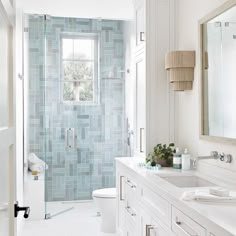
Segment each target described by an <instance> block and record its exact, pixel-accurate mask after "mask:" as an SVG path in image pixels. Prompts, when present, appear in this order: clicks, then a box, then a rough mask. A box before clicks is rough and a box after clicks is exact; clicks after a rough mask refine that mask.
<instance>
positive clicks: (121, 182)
mask: <svg viewBox="0 0 236 236" xmlns="http://www.w3.org/2000/svg"><path fill="white" fill-rule="evenodd" d="M123 179H124V176H120V201H124V200H125V199H124V197H123Z"/></svg>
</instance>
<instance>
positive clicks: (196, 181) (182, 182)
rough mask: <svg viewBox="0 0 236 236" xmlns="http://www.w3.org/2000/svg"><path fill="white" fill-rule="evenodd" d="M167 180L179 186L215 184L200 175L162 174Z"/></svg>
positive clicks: (192, 186)
mask: <svg viewBox="0 0 236 236" xmlns="http://www.w3.org/2000/svg"><path fill="white" fill-rule="evenodd" d="M160 177H161V178H162V179H164V180H165V181H167V182H169V183H171V184H173V185H175V186H176V187H179V188H196V187H210V186H215V184H213V183H211V182H209V181H207V180H205V179H202V178H200V177H198V176H160Z"/></svg>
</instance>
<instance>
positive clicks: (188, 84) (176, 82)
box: [165, 51, 195, 91]
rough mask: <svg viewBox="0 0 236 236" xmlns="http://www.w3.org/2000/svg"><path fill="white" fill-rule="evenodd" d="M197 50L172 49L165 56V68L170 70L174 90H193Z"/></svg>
mask: <svg viewBox="0 0 236 236" xmlns="http://www.w3.org/2000/svg"><path fill="white" fill-rule="evenodd" d="M194 67H195V51H172V52H168V53H167V54H166V57H165V69H166V70H168V71H169V72H170V83H172V84H173V90H174V91H184V90H191V89H192V87H193V79H194Z"/></svg>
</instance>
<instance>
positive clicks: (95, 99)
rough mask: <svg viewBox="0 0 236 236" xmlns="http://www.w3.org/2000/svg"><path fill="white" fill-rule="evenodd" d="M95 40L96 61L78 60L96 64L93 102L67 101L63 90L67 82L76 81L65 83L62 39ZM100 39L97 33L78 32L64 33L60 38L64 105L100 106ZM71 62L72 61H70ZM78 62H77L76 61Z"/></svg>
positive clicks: (61, 87)
mask: <svg viewBox="0 0 236 236" xmlns="http://www.w3.org/2000/svg"><path fill="white" fill-rule="evenodd" d="M66 38H68V39H93V40H94V41H95V44H94V60H78V61H88V62H94V78H93V101H79V102H78V101H65V100H64V99H63V89H64V83H65V82H75V81H65V80H64V69H63V61H66V59H63V45H62V39H66ZM99 45H100V39H99V36H98V34H95V33H76V32H63V33H61V37H60V68H61V71H60V78H61V79H60V86H59V87H60V98H61V102H62V103H63V104H67V105H86V106H89V105H99V104H100V83H99V81H100V50H99ZM68 61H71V60H68ZM74 61H76V60H74ZM80 81H82V80H80Z"/></svg>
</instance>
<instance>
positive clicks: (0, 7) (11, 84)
mask: <svg viewBox="0 0 236 236" xmlns="http://www.w3.org/2000/svg"><path fill="white" fill-rule="evenodd" d="M0 14H1V15H2V17H3V18H4V21H5V23H6V24H7V27H8V29H9V35H8V37H9V38H8V43H9V44H8V46H9V48H8V64H7V65H8V68H7V70H8V88H9V93H8V102H9V110H8V113H9V118H8V119H9V120H8V126H7V127H1V128H0V129H1V134H2V135H1V137H0V142H1V144H6V146H7V147H9V167H10V168H9V176H8V181H9V199H8V203H9V208H8V212H9V219H10V223H9V235H10V236H16V235H17V232H16V220H15V217H14V202H15V200H16V185H15V182H16V175H15V173H16V158H15V157H16V153H15V144H16V136H15V132H16V129H15V124H16V121H15V93H16V92H15V78H14V74H15V63H14V62H15V60H14V54H15V47H14V42H15V38H14V32H15V8H14V0H13V2H11V1H10V0H0Z"/></svg>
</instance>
